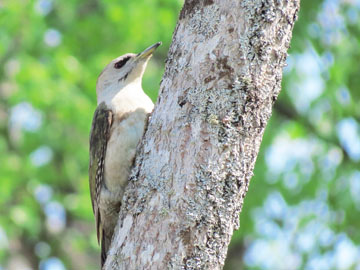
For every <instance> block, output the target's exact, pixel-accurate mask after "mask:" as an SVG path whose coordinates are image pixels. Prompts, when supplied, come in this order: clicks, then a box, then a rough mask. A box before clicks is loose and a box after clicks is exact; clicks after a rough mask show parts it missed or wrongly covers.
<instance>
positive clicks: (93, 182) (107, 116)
mask: <svg viewBox="0 0 360 270" xmlns="http://www.w3.org/2000/svg"><path fill="white" fill-rule="evenodd" d="M112 120H113V113H112V111H111V110H109V109H108V108H107V107H106V105H105V103H104V102H103V103H101V104H99V106H98V107H97V108H96V110H95V113H94V118H93V122H92V127H91V133H90V162H89V183H90V194H91V203H92V207H93V211H94V215H95V222H96V232H97V239H98V242H100V241H101V238H102V228H101V217H100V212H99V203H100V201H99V200H100V192H101V187H102V186H103V185H104V170H105V154H106V146H107V142H108V140H109V137H110V128H111V125H112Z"/></svg>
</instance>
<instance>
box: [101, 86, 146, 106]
mask: <svg viewBox="0 0 360 270" xmlns="http://www.w3.org/2000/svg"><path fill="white" fill-rule="evenodd" d="M138 91H142V87H141V80H136V81H132V82H130V83H126V84H125V83H119V84H115V85H109V86H107V87H106V88H105V89H104V90H103V91H102V92H101V94H99V96H98V98H97V103H98V105H99V104H101V103H102V102H105V104H106V105H107V106H108V107H113V106H114V103H118V100H121V99H124V97H126V96H128V95H131V94H135V92H138Z"/></svg>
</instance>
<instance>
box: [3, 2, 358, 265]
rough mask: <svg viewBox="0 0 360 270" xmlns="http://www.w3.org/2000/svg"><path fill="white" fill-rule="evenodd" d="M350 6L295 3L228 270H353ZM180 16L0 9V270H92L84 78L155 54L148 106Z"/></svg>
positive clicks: (56, 5)
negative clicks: (129, 57)
mask: <svg viewBox="0 0 360 270" xmlns="http://www.w3.org/2000/svg"><path fill="white" fill-rule="evenodd" d="M356 3H357V2H356V1H355V0H354V1H340V0H338V1H335V0H324V1H302V2H301V6H302V7H301V12H300V14H299V20H298V22H297V23H296V26H295V29H294V33H293V40H292V48H291V50H290V51H289V53H290V57H289V61H288V63H289V66H288V67H287V68H286V69H285V70H284V78H283V90H282V92H281V94H280V97H279V100H278V101H277V103H276V105H275V108H274V113H273V116H272V118H271V120H270V122H269V124H268V127H267V130H266V132H265V136H264V139H263V142H262V145H261V151H260V154H259V156H258V160H257V164H256V169H255V172H254V173H255V176H254V177H253V179H252V180H251V185H250V189H249V193H248V195H247V197H246V199H245V204H244V207H243V212H242V214H241V228H240V230H239V231H237V232H235V234H234V237H233V241H232V244H231V246H230V250H229V258H228V260H227V265H226V269H354V268H355V265H356V263H357V261H353V260H352V258H353V257H351V256H352V255H351V254H353V253H354V252H355V253H356V252H357V253H356V254H357V256H358V255H359V244H360V233H359V231H358V230H357V228H358V227H359V226H360V219H359V218H358V216H359V213H358V212H359V209H360V199H359V197H358V195H357V194H358V193H357V192H360V172H359V171H358V170H359V160H360V156H359V147H360V146H359V141H360V139H359V129H360V127H359V119H360V106H359V97H360V92H359V91H358V87H359V85H360V76H359V74H360V66H359V65H358V62H359V59H360V50H359V49H358V48H359V45H360V41H359V32H360V31H359V30H360V25H359V23H358V17H359V4H356ZM181 5H182V1H180V0H142V1H115V0H104V1H99V0H73V1H55V0H36V1H35V0H11V1H3V2H0V25H1V27H0V160H1V163H0V175H1V189H0V213H1V215H0V269H7V268H8V267H9V269H10V265H12V267H14V265H17V266H18V267H20V268H24V266H21V265H24V264H25V265H29V266H31V267H32V268H33V269H38V268H40V269H44V270H47V269H50V268H49V265H51V264H52V265H57V266H58V267H59V268H56V269H98V265H99V263H98V262H99V257H98V256H99V248H98V245H97V241H96V235H95V225H94V220H93V214H92V209H91V203H90V195H89V187H88V175H87V170H88V136H89V130H90V124H91V120H92V115H93V112H94V110H95V106H96V98H95V83H96V78H97V76H98V74H99V73H100V71H101V69H102V68H103V67H104V66H105V65H106V64H107V63H108V62H109V61H110V60H111V59H113V58H115V57H117V56H119V55H121V54H124V53H127V52H140V51H141V50H143V49H144V48H146V47H148V46H149V45H151V44H153V43H155V42H157V41H162V42H163V46H161V47H160V48H159V50H158V51H157V52H156V54H155V55H154V57H153V58H152V60H151V61H150V63H149V68H148V69H147V71H146V73H145V77H144V80H143V88H144V89H145V91H146V92H147V93H148V94H149V96H150V97H151V98H152V99H153V100H154V101H155V100H156V96H157V90H158V86H159V82H160V80H161V75H162V72H163V68H164V59H165V57H166V54H167V50H168V47H169V45H170V42H171V36H172V33H173V30H174V27H175V23H176V20H177V17H178V13H179V10H180V8H181ZM309 235H310V237H309ZM341 250H346V254H347V257H346V256H345V255H344V254H342V253H341ZM354 250H355V251H354ZM254 254H256V256H254ZM261 254H265V255H263V256H262V255H261ZM349 254H350V255H349ZM264 256H265V257H264ZM342 256H345V257H346V258H345V257H344V258H343V257H342ZM256 258H257V259H256ZM263 258H265V259H263ZM331 258H332V259H331ZM349 258H350V259H349ZM324 260H325V261H327V262H328V264H327V265H326V267H325V268H324V267H321V266H322V264H321V263H322V261H324ZM316 263H317V264H316ZM11 269H16V268H11Z"/></svg>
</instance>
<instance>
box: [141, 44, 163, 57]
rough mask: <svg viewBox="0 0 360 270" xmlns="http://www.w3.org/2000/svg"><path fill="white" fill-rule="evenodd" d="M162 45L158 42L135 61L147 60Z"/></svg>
mask: <svg viewBox="0 0 360 270" xmlns="http://www.w3.org/2000/svg"><path fill="white" fill-rule="evenodd" d="M161 44H162V43H161V42H158V43H155V44H154V45H152V46H150V47H149V48H147V49H146V50H145V51H143V52H141V53H139V54H138V55H137V56H136V57H135V60H145V59H147V58H149V57H150V56H151V55H152V54H153V53H154V51H155V50H156V49H157V47H159V46H160V45H161Z"/></svg>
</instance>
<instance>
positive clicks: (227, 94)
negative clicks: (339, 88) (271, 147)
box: [105, 0, 299, 270]
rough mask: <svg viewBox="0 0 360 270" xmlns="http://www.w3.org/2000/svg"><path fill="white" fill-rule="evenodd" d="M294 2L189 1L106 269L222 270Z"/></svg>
mask: <svg viewBox="0 0 360 270" xmlns="http://www.w3.org/2000/svg"><path fill="white" fill-rule="evenodd" d="M298 9H299V1H298V0H242V1H239V0H204V1H198V0H186V1H185V4H184V7H183V9H182V11H181V14H180V18H179V22H178V24H177V26H176V29H175V33H174V37H173V42H172V45H171V47H170V51H169V56H168V60H167V64H166V70H165V74H164V77H163V80H162V83H161V86H160V96H159V99H158V102H157V104H156V108H155V110H154V112H153V114H152V117H151V119H150V121H149V125H148V130H147V132H146V134H145V136H144V140H143V144H142V145H141V146H140V147H139V153H138V155H137V158H136V164H135V168H134V171H133V175H132V178H131V180H130V184H129V186H128V188H127V190H126V193H125V195H124V200H123V206H122V209H121V212H120V217H119V222H118V227H117V229H116V234H115V237H114V240H113V245H112V248H111V250H110V254H109V257H108V260H107V262H106V265H105V269H107V270H110V269H222V267H223V264H224V261H225V257H226V252H227V247H228V244H229V242H230V239H231V235H232V234H233V231H234V229H238V228H239V213H240V211H241V207H242V204H243V200H244V197H245V194H246V192H247V189H248V185H249V181H250V178H251V176H252V172H253V168H254V164H255V160H256V157H257V154H258V151H259V147H260V142H261V139H262V136H263V133H264V129H265V126H266V124H267V121H268V119H269V117H270V115H271V110H272V105H273V103H274V101H275V100H276V98H277V96H278V94H279V91H280V83H281V78H282V68H283V66H284V64H285V59H286V56H287V49H288V47H289V44H290V39H291V32H292V28H293V25H294V22H295V20H296V14H297V11H298Z"/></svg>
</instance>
